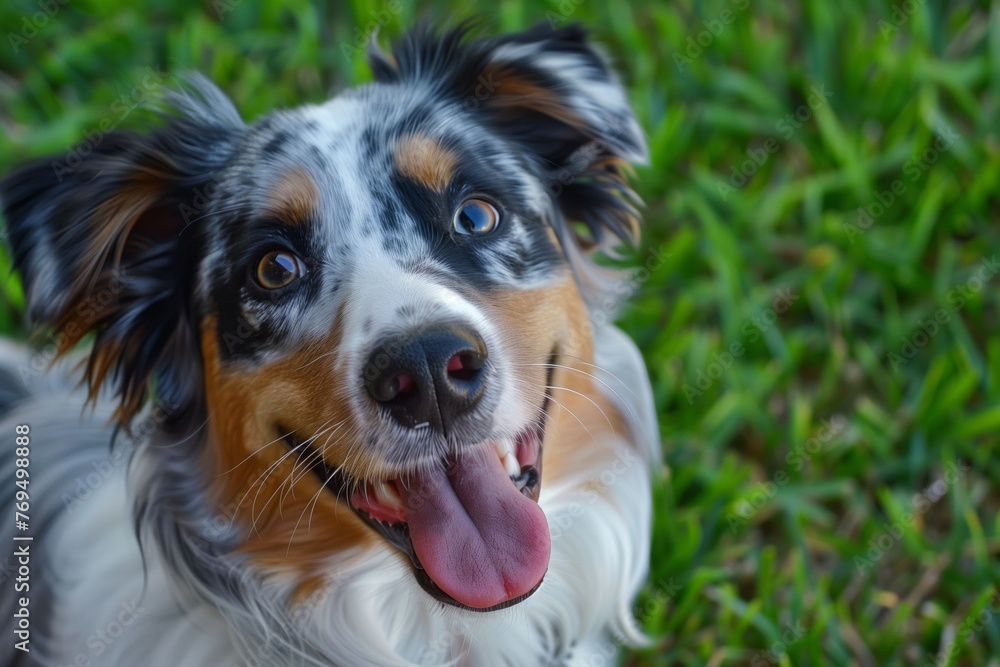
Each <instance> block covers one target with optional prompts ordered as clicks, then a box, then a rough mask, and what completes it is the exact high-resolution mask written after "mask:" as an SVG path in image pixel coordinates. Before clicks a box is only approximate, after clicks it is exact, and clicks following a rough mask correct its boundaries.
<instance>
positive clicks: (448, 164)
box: [395, 134, 456, 192]
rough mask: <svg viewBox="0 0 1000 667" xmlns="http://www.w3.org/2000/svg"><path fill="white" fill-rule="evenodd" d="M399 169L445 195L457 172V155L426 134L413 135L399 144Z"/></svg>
mask: <svg viewBox="0 0 1000 667" xmlns="http://www.w3.org/2000/svg"><path fill="white" fill-rule="evenodd" d="M395 159H396V168H397V169H399V171H400V173H402V174H403V175H404V176H406V177H407V178H409V179H411V180H413V181H416V182H417V183H420V184H422V185H424V186H426V187H428V188H430V189H431V190H433V191H434V192H443V191H444V189H445V188H446V187H447V186H448V183H449V182H451V178H452V176H453V175H454V173H455V161H456V157H455V154H454V153H452V152H451V151H450V150H448V149H447V148H446V147H444V146H443V145H441V144H440V143H439V142H438V141H437V140H435V139H432V138H430V137H428V136H427V135H425V134H413V135H410V136H408V137H404V138H403V139H400V141H399V143H398V144H397V145H396V158H395Z"/></svg>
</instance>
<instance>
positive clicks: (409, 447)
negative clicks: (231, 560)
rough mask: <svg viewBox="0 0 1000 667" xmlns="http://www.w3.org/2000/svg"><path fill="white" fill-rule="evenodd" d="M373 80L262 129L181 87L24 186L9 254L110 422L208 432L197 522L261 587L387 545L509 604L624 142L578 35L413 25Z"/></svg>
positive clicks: (15, 203)
mask: <svg viewBox="0 0 1000 667" xmlns="http://www.w3.org/2000/svg"><path fill="white" fill-rule="evenodd" d="M373 68H374V70H375V73H376V82H375V83H373V84H370V85H367V86H364V87H361V88H358V89H355V90H352V91H349V92H346V93H344V94H341V95H340V96H338V97H336V98H334V99H333V100H331V101H329V102H327V103H325V104H323V105H319V106H308V107H303V108H300V109H296V110H290V111H280V112H275V113H274V114H272V115H270V116H267V117H266V118H264V119H262V120H261V121H259V122H257V123H256V124H254V125H252V126H244V125H243V123H242V122H240V121H239V119H238V117H237V116H236V114H235V112H234V111H233V110H232V109H231V107H230V106H229V105H228V102H226V101H224V100H223V99H222V98H221V96H220V94H219V93H217V92H216V91H214V90H213V89H210V88H209V87H207V85H206V84H198V87H199V89H198V90H196V91H194V92H189V93H187V94H186V96H180V97H177V98H176V100H175V102H176V106H177V107H178V109H179V111H178V114H179V115H178V117H176V118H174V119H173V120H172V121H171V123H170V124H168V126H167V127H166V128H165V129H163V130H160V131H159V132H157V133H155V134H153V135H152V136H149V137H137V136H133V135H112V136H111V137H108V138H107V139H106V140H105V141H104V143H103V144H102V145H100V146H98V147H97V149H96V150H95V151H94V152H93V154H92V155H91V156H90V157H89V158H88V159H87V160H84V162H83V163H82V164H81V165H80V166H78V167H77V168H75V169H74V170H72V171H71V172H70V173H66V174H56V176H58V182H57V181H55V180H54V178H53V174H52V172H51V171H49V168H48V164H47V163H46V164H39V165H36V166H34V167H31V168H29V169H27V170H25V171H23V172H20V173H19V174H16V175H14V176H13V177H11V178H10V179H9V180H8V181H7V182H6V183H5V184H4V187H3V189H4V199H3V201H4V213H5V217H6V219H7V221H8V225H9V226H10V232H11V239H12V241H13V248H14V253H15V261H16V264H17V266H18V269H19V270H20V271H21V273H22V275H23V276H24V278H25V284H26V287H27V293H28V300H29V304H30V306H31V310H32V314H33V315H34V317H35V318H36V319H37V320H39V321H40V322H42V323H45V324H49V325H52V326H53V327H55V328H56V329H58V330H59V331H61V332H62V334H61V335H62V338H61V340H60V342H61V344H62V346H63V347H64V348H68V347H69V346H70V345H72V344H73V343H75V342H77V341H79V340H80V339H81V338H82V337H83V336H84V335H85V334H86V333H87V332H89V331H96V332H97V337H96V340H95V346H94V351H93V353H92V356H91V362H90V366H89V379H90V381H91V384H92V386H93V387H97V386H99V385H101V384H103V383H105V382H110V383H111V384H112V386H113V387H114V388H115V389H116V390H117V392H118V394H119V396H120V397H121V405H122V408H121V412H120V417H121V419H122V420H123V421H126V422H127V421H128V420H129V419H131V418H132V417H133V416H134V414H135V413H136V411H137V410H138V408H139V407H140V406H141V405H142V403H143V401H144V399H145V397H146V395H147V392H148V391H149V387H150V384H151V383H152V385H153V387H154V388H155V391H156V392H157V394H158V395H159V396H160V397H161V398H162V400H163V401H164V402H165V403H166V404H167V405H168V406H170V408H169V409H170V411H171V412H170V419H169V421H168V425H167V427H168V428H171V427H172V428H174V429H175V430H176V431H177V432H178V433H181V434H183V433H185V429H187V430H190V427H191V425H192V424H195V423H197V424H201V423H202V422H206V423H207V425H206V426H205V432H206V434H207V437H205V447H204V450H203V452H202V454H203V456H202V458H201V459H200V460H199V461H197V464H198V470H199V472H200V475H201V477H200V478H201V479H202V480H203V481H204V485H203V487H204V494H205V495H204V498H205V502H206V503H211V504H215V505H216V506H219V507H223V508H227V511H229V512H231V513H233V514H234V515H235V518H236V520H237V521H236V524H237V525H239V526H242V527H243V531H242V533H240V535H239V536H238V537H237V539H236V540H235V541H234V543H233V544H234V547H233V548H234V549H236V550H238V551H240V552H243V553H245V554H248V555H249V556H250V557H251V559H253V560H254V562H256V563H257V564H258V566H259V567H261V568H263V569H268V568H270V569H272V570H280V571H282V572H284V573H291V574H293V575H294V576H295V578H296V580H298V581H299V582H301V583H303V584H306V583H308V582H318V581H319V580H321V579H322V577H323V576H324V575H325V568H326V567H327V565H326V564H327V563H328V561H329V559H330V557H331V556H333V555H336V554H341V553H344V552H349V551H357V552H359V553H362V552H364V551H365V550H366V549H370V548H373V547H374V548H377V547H378V545H383V546H384V547H385V548H388V549H395V550H398V551H399V552H400V558H401V559H403V560H405V561H407V562H408V563H410V564H411V570H412V573H413V576H415V577H416V579H417V581H418V582H419V583H420V585H421V586H422V587H423V588H424V589H425V590H426V591H427V592H428V593H430V594H431V595H433V596H435V597H436V598H437V599H439V600H442V601H445V602H448V603H451V604H454V605H457V606H463V607H467V608H471V609H479V610H489V609H496V608H501V607H505V606H509V605H510V604H514V603H516V602H518V601H520V600H521V599H524V598H525V597H527V596H528V595H530V594H531V593H532V592H533V591H534V590H535V589H536V588H537V587H538V585H539V584H540V582H541V581H542V578H543V576H544V574H545V572H546V569H547V567H548V564H549V555H550V537H549V527H548V526H547V523H546V517H545V514H544V512H543V511H542V510H541V508H540V507H539V505H538V498H539V493H540V489H541V488H542V485H543V484H544V482H545V480H546V474H547V468H548V467H551V468H553V469H554V471H553V472H552V474H559V470H560V469H564V468H565V467H566V461H567V460H572V457H573V456H574V455H575V454H576V453H575V452H574V451H573V449H572V443H571V442H565V439H566V438H565V437H564V436H565V435H566V432H567V431H569V430H572V424H569V425H564V426H563V427H562V428H559V424H553V423H552V422H553V419H551V418H550V416H551V415H550V413H551V408H552V404H553V402H555V403H557V404H559V405H562V403H561V401H563V402H569V403H573V404H577V405H581V406H582V407H583V408H584V409H585V410H586V409H590V410H594V409H595V408H596V409H597V410H601V411H602V413H603V412H604V410H602V407H601V404H600V399H599V398H597V397H596V395H595V396H592V395H591V394H593V393H594V392H593V386H592V384H591V383H590V382H589V381H587V380H586V376H587V375H588V373H587V372H586V368H585V366H586V364H588V363H591V362H592V360H593V357H592V349H591V341H590V338H589V335H588V333H587V332H588V331H589V317H590V313H589V312H588V308H587V305H586V302H585V298H584V293H583V291H582V288H581V285H582V281H583V280H584V276H583V273H582V272H584V271H585V269H586V267H585V266H584V264H585V262H587V261H589V260H588V259H587V258H586V257H585V255H584V253H583V252H582V250H583V249H584V246H585V245H586V243H587V242H588V240H590V241H598V242H599V241H601V240H602V238H603V236H604V235H606V234H609V233H610V234H611V235H613V236H616V237H621V238H628V237H630V236H631V235H632V234H634V231H635V230H634V227H635V219H634V212H633V210H632V209H631V207H630V205H629V204H628V203H627V201H626V200H625V199H624V198H623V197H622V196H621V195H623V194H624V195H626V196H627V195H629V194H630V193H629V192H628V191H627V188H626V186H625V185H624V181H623V178H622V168H623V166H624V165H625V164H626V163H627V162H629V161H636V160H640V159H642V157H643V154H644V146H643V141H642V138H641V135H640V133H639V131H638V128H637V125H636V123H635V121H634V119H633V117H632V115H631V113H630V112H629V110H628V106H627V103H626V101H625V98H624V95H623V93H622V90H621V88H620V86H619V84H618V83H617V81H616V79H615V78H614V76H613V75H612V74H611V73H610V71H609V70H608V68H607V66H606V64H605V63H604V61H603V60H602V59H601V58H600V57H599V56H598V55H597V54H596V53H595V52H594V51H593V50H592V49H591V48H590V47H589V46H588V45H587V44H586V43H585V41H584V39H583V35H582V34H581V33H580V32H579V31H578V30H577V29H564V30H560V31H550V30H548V29H547V28H537V29H535V30H533V31H529V32H526V33H522V34H520V35H515V36H512V37H506V38H500V39H495V40H482V41H478V42H469V41H466V40H464V39H463V37H462V36H461V34H460V33H455V34H448V35H443V36H440V35H434V34H431V33H429V32H417V33H415V34H413V35H411V36H409V37H408V38H406V39H405V40H404V43H403V44H402V45H401V47H400V48H399V49H397V50H396V51H395V52H394V53H393V55H392V56H383V55H380V54H375V55H374V56H373ZM574 222H581V223H583V224H584V225H585V227H586V229H587V230H588V231H587V233H586V234H583V235H582V236H581V234H580V233H579V232H578V231H576V229H575V228H574V226H573V225H572V223H574ZM585 237H586V238H585ZM102 290H103V291H106V292H108V293H109V294H110V295H111V297H110V299H104V300H102V301H101V305H100V306H98V307H97V308H93V307H88V308H82V307H81V305H82V304H85V303H91V305H93V304H92V302H93V295H94V294H95V293H101V291H102ZM88 300H89V301H88ZM105 302H107V303H105ZM581 365H582V366H581ZM574 369H575V370H576V371H577V372H576V373H573V372H572V371H573V370H574ZM559 392H562V395H563V398H561V399H560V398H559V396H560V394H559ZM581 396H582V397H583V398H585V399H587V400H589V401H590V403H591V404H593V405H592V406H591V405H587V404H586V403H584V404H580V403H579V397H581ZM605 407H608V406H605ZM608 411H610V407H608ZM605 418H606V415H605ZM609 425H610V424H609ZM583 426H584V428H587V420H585V421H584V423H583ZM592 426H593V428H595V429H598V428H601V424H600V423H596V424H592ZM612 428H613V426H612ZM560 431H561V432H562V433H560ZM588 431H590V429H589V428H588ZM550 450H552V451H550ZM543 455H544V461H545V462H546V463H549V465H548V466H543ZM560 461H561V462H560ZM191 463H192V465H194V464H195V463H196V462H191Z"/></svg>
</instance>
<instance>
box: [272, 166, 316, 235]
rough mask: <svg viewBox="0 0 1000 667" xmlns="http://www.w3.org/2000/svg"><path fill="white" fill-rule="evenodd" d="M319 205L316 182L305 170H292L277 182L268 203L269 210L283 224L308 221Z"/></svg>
mask: <svg viewBox="0 0 1000 667" xmlns="http://www.w3.org/2000/svg"><path fill="white" fill-rule="evenodd" d="M318 203H319V190H318V189H317V187H316V181H314V180H313V177H312V176H310V175H309V173H308V172H306V171H305V170H304V169H292V170H291V171H289V172H288V173H286V174H285V175H284V176H282V177H281V179H280V180H279V181H278V182H277V184H276V185H275V186H274V188H273V189H272V190H271V194H270V196H269V198H268V201H267V210H268V211H270V212H271V213H272V214H274V215H275V216H277V217H278V218H279V219H280V220H281V221H282V222H285V223H287V224H296V223H298V222H302V221H304V220H307V219H308V218H309V216H310V215H312V213H313V211H315V210H316V206H317V204H318Z"/></svg>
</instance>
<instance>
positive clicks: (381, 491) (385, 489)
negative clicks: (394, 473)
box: [372, 482, 403, 508]
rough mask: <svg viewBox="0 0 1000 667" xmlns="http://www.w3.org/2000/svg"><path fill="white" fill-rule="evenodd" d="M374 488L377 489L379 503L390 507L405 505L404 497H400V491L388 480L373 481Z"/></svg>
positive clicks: (376, 494)
mask: <svg viewBox="0 0 1000 667" xmlns="http://www.w3.org/2000/svg"><path fill="white" fill-rule="evenodd" d="M372 488H373V489H374V490H375V498H376V499H377V500H378V502H379V505H382V506H383V507H390V508H396V507H402V506H403V499H402V498H400V497H399V492H398V491H396V489H395V487H394V486H393V485H391V484H389V483H387V482H372Z"/></svg>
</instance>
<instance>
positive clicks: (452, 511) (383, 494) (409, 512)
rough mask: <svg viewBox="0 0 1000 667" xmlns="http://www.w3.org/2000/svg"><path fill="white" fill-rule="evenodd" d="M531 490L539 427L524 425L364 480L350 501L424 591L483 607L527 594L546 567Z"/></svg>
mask: <svg viewBox="0 0 1000 667" xmlns="http://www.w3.org/2000/svg"><path fill="white" fill-rule="evenodd" d="M540 490H541V432H540V430H538V429H530V430H528V431H525V432H523V433H522V434H521V435H519V436H518V437H517V438H515V439H513V440H506V441H501V442H497V443H494V444H493V446H492V447H485V448H482V449H479V450H476V451H470V452H465V453H463V454H462V455H461V456H460V457H457V458H456V457H454V456H452V457H449V458H448V459H447V460H445V461H442V462H441V463H440V465H438V466H435V467H433V468H431V469H429V470H420V471H415V472H413V473H411V474H410V475H408V476H407V478H406V479H402V478H398V479H393V480H387V481H381V482H377V483H371V482H369V483H366V484H365V485H364V486H363V487H361V488H359V489H358V490H357V491H355V492H354V493H353V494H352V496H351V498H350V504H351V507H352V508H353V509H354V511H355V512H356V513H357V514H358V516H360V517H361V519H362V520H363V521H365V523H367V524H368V525H369V526H371V527H372V528H373V529H374V530H375V531H376V532H377V533H379V534H380V535H381V536H382V537H383V538H385V540H386V541H387V542H389V543H390V544H392V545H393V546H395V547H396V548H397V549H399V550H400V551H402V552H403V553H404V554H406V555H407V556H408V557H409V559H410V562H411V563H412V565H413V569H414V574H415V575H416V578H417V582H418V583H420V585H421V586H422V587H423V589H424V590H425V591H427V592H428V593H429V594H430V595H431V596H433V597H434V598H436V599H438V600H440V601H442V602H446V603H449V604H452V605H455V606H458V607H463V608H466V609H471V610H476V611H493V610H497V609H503V608H504V607H509V606H511V605H514V604H517V603H518V602H520V601H522V600H524V599H525V598H527V597H528V596H530V595H531V594H532V593H534V592H535V590H537V589H538V586H539V585H540V584H541V582H542V578H543V577H544V575H545V571H546V569H547V568H548V562H549V549H550V543H549V529H548V523H547V522H546V520H545V515H544V513H543V512H542V510H541V508H540V507H539V506H538V494H539V491H540Z"/></svg>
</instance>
